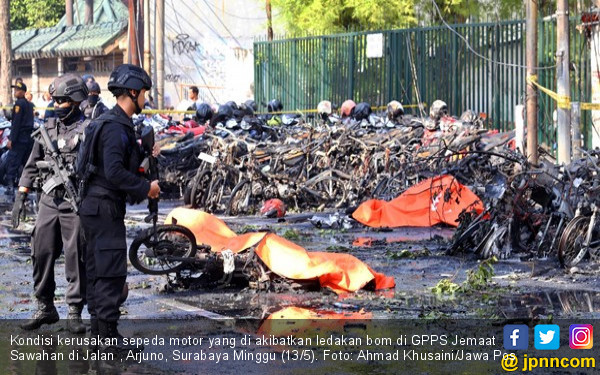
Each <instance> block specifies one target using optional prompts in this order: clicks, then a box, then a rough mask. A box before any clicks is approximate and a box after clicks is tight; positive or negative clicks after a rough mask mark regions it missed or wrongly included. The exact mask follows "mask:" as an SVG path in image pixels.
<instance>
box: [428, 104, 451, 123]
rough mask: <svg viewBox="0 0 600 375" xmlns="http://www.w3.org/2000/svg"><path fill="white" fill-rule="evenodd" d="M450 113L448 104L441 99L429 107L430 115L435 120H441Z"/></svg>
mask: <svg viewBox="0 0 600 375" xmlns="http://www.w3.org/2000/svg"><path fill="white" fill-rule="evenodd" d="M446 115H448V104H446V102H444V101H441V100H436V101H435V102H433V104H432V105H431V108H429V116H430V117H431V118H432V119H434V120H436V121H437V120H439V119H441V118H442V117H444V116H446Z"/></svg>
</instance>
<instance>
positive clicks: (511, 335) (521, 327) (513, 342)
mask: <svg viewBox="0 0 600 375" xmlns="http://www.w3.org/2000/svg"><path fill="white" fill-rule="evenodd" d="M528 347H529V327H527V326H526V325H525V324H508V325H505V326H504V349H508V350H514V349H527V348H528Z"/></svg>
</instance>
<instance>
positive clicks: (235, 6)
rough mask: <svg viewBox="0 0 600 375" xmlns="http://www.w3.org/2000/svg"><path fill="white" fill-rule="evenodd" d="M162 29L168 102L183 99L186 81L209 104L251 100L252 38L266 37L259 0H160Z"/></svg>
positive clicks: (262, 4) (264, 21)
mask: <svg viewBox="0 0 600 375" xmlns="http://www.w3.org/2000/svg"><path fill="white" fill-rule="evenodd" d="M150 13H151V14H152V15H154V14H155V12H154V8H151V10H150ZM151 21H152V23H151V24H152V28H153V27H154V21H155V19H154V17H152V20H151ZM165 29H166V30H165V78H166V80H165V97H167V94H168V96H170V98H171V105H173V106H174V107H177V104H178V103H179V102H180V101H181V100H184V99H186V98H187V87H188V86H190V85H196V86H198V88H199V89H200V98H201V100H204V101H207V102H211V103H224V102H226V101H228V100H234V101H236V102H241V101H244V100H246V99H250V98H253V96H254V94H253V86H254V85H253V82H254V64H253V62H254V54H253V42H254V39H255V38H256V37H257V36H264V35H266V13H265V10H264V2H263V1H259V0H206V1H204V0H177V1H174V0H165ZM153 56H154V51H153ZM153 78H154V79H155V78H156V77H155V76H154V77H153Z"/></svg>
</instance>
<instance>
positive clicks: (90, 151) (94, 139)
mask: <svg viewBox="0 0 600 375" xmlns="http://www.w3.org/2000/svg"><path fill="white" fill-rule="evenodd" d="M107 122H109V120H108V119H102V118H98V119H95V120H93V121H92V122H91V123H90V124H89V125H88V126H86V128H85V130H84V132H83V134H84V135H83V143H82V144H81V145H80V146H79V152H78V153H77V160H76V162H75V176H76V177H77V180H78V181H79V196H80V197H81V199H82V200H83V197H85V195H86V193H87V186H88V183H89V180H90V178H91V177H92V176H93V175H94V174H96V173H98V165H97V164H98V157H97V155H96V149H97V147H98V146H97V145H98V139H99V138H100V131H101V130H102V127H103V126H104V124H106V123H107Z"/></svg>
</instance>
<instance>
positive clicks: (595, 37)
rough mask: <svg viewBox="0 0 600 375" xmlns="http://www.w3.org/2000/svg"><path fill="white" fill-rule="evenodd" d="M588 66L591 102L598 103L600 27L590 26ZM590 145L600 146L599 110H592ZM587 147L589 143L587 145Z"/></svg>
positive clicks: (599, 91) (599, 87)
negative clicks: (589, 69) (590, 82)
mask: <svg viewBox="0 0 600 375" xmlns="http://www.w3.org/2000/svg"><path fill="white" fill-rule="evenodd" d="M590 44H591V45H590V48H591V53H590V68H591V81H592V103H595V104H600V27H599V26H598V25H594V26H592V37H591V38H590ZM591 112H592V131H591V133H592V145H591V146H592V147H591V148H596V147H600V110H592V111H591ZM588 147H589V145H588Z"/></svg>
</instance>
